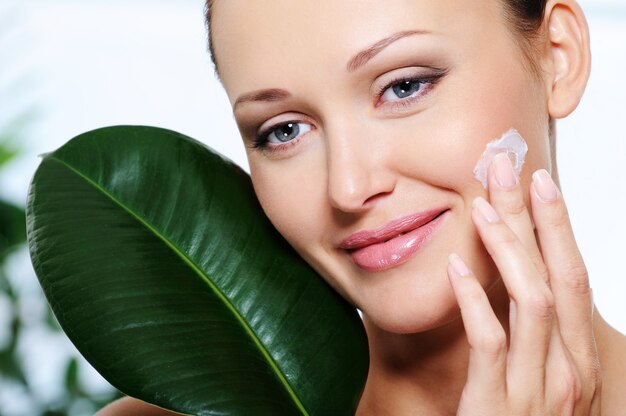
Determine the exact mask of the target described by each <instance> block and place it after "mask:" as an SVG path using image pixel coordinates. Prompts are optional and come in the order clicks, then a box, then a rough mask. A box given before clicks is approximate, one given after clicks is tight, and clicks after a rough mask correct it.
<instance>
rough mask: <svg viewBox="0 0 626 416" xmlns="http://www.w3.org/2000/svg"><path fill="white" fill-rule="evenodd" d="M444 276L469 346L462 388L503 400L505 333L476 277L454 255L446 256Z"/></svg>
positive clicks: (478, 394)
mask: <svg viewBox="0 0 626 416" xmlns="http://www.w3.org/2000/svg"><path fill="white" fill-rule="evenodd" d="M448 276H449V278H450V283H451V284H452V289H453V291H454V295H455V296H456V299H457V302H458V303H459V307H460V308H461V317H462V319H463V326H464V328H465V332H466V334H467V340H468V342H469V345H470V358H469V369H468V375H467V383H466V386H465V389H466V391H467V392H469V393H470V394H472V395H475V396H479V397H476V398H477V399H478V398H480V397H483V396H484V398H485V399H489V400H493V399H494V398H496V399H497V398H502V399H504V398H505V397H506V354H507V340H506V333H505V331H504V328H502V325H501V324H500V322H499V321H498V318H497V317H496V315H495V313H494V312H493V309H492V308H491V304H490V303H489V299H488V298H487V295H486V293H485V291H484V290H483V288H482V286H481V285H480V283H479V282H478V280H477V279H476V277H475V276H474V275H473V274H472V272H471V271H470V270H469V268H468V267H467V265H465V263H464V262H463V260H462V259H461V258H460V257H459V256H458V255H457V254H455V253H452V254H451V255H450V256H449V264H448Z"/></svg>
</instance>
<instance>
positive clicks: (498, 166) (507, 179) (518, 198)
mask: <svg viewBox="0 0 626 416" xmlns="http://www.w3.org/2000/svg"><path fill="white" fill-rule="evenodd" d="M488 177H489V182H488V183H489V200H490V202H491V205H493V207H494V208H495V210H496V211H497V212H498V213H499V214H500V217H501V218H502V220H503V221H504V222H505V223H506V225H508V226H509V228H510V229H511V230H513V232H514V233H515V235H516V236H517V238H519V240H520V241H521V242H522V245H523V246H524V247H525V248H526V251H527V253H528V256H529V257H530V258H531V260H532V261H533V263H534V264H535V267H536V268H537V270H539V272H540V273H541V275H542V276H545V277H546V278H547V273H546V266H545V264H544V262H543V258H542V256H541V251H540V250H539V247H538V245H537V239H536V237H535V231H534V225H533V223H532V220H531V216H530V213H529V212H528V209H527V205H526V201H525V199H524V192H523V189H522V187H521V186H520V183H519V180H518V179H517V176H516V175H515V172H514V171H513V166H512V164H511V159H509V157H508V155H507V154H506V153H498V154H497V155H495V156H494V158H493V162H492V163H491V165H490V166H489V171H488Z"/></svg>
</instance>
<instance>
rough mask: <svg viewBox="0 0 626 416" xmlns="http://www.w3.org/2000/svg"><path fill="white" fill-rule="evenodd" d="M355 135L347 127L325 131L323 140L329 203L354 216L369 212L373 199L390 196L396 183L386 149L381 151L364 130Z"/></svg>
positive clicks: (373, 202)
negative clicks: (334, 130) (326, 164)
mask: <svg viewBox="0 0 626 416" xmlns="http://www.w3.org/2000/svg"><path fill="white" fill-rule="evenodd" d="M350 130H351V131H352V133H351V134H350V133H347V131H350ZM356 131H359V130H356ZM354 132H355V130H354V129H349V128H348V129H346V130H342V131H341V132H338V131H336V132H327V137H326V143H327V158H328V197H329V200H330V204H331V205H332V206H333V207H334V208H336V209H338V210H340V211H344V212H353V213H355V212H361V211H365V210H368V209H370V208H371V207H372V206H373V205H374V204H375V201H376V200H378V199H381V198H384V197H385V196H388V195H389V194H391V193H392V192H393V190H394V188H395V184H396V177H395V175H394V174H393V172H392V170H391V169H390V166H388V162H387V159H388V157H387V153H388V150H389V149H381V148H380V146H377V144H379V143H375V142H373V141H372V138H371V137H368V135H367V133H366V132H364V131H363V130H360V134H354ZM370 134H371V133H370Z"/></svg>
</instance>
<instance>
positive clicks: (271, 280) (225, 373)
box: [27, 126, 368, 416]
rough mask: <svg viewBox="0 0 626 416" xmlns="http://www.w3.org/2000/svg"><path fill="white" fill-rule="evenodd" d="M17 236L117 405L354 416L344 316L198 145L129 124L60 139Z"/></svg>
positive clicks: (356, 354)
mask: <svg viewBox="0 0 626 416" xmlns="http://www.w3.org/2000/svg"><path fill="white" fill-rule="evenodd" d="M27 230H28V243H29V247H30V252H31V258H32V262H33V265H34V267H35V270H36V272H37V276H38V278H39V280H40V283H41V285H42V287H43V289H44V291H45V293H46V296H47V298H48V301H49V303H50V306H51V307H52V309H53V310H54V312H55V314H56V316H57V318H58V320H59V322H60V324H61V326H62V327H63V329H64V330H65V332H66V333H67V335H68V336H69V338H70V339H71V340H72V342H73V343H74V344H75V345H76V346H77V347H78V349H79V350H80V351H81V353H82V354H83V355H84V356H85V357H86V358H87V360H88V361H89V362H90V363H91V364H92V365H93V366H94V367H95V368H96V369H97V370H98V371H99V372H100V373H101V374H102V375H103V376H104V377H105V378H106V379H107V380H108V381H109V382H111V383H112V384H113V385H114V386H115V387H117V388H118V389H120V390H121V391H122V392H124V393H126V394H129V395H131V396H134V397H137V398H140V399H143V400H145V401H148V402H150V403H154V404H157V405H159V406H162V407H165V408H168V409H172V410H176V411H179V412H183V413H191V414H199V415H300V414H309V415H333V416H334V415H347V414H353V412H354V409H355V406H356V404H357V402H358V399H359V397H360V394H361V391H362V388H363V383H364V380H365V377H366V374H367V366H368V352H367V342H366V338H365V333H364V331H363V326H362V323H361V320H360V318H359V316H358V314H357V312H356V310H355V309H354V308H352V307H351V306H350V305H348V304H347V303H346V302H345V301H344V300H343V299H342V298H341V297H340V296H338V295H337V294H336V293H335V292H334V291H333V290H332V289H331V288H330V287H329V286H328V285H327V284H326V283H325V282H324V281H323V280H322V279H321V278H320V277H319V276H318V275H317V274H316V273H315V272H314V271H313V270H312V269H311V268H310V267H309V266H308V265H307V264H306V263H305V262H304V261H303V260H301V258H300V257H298V255H297V254H296V253H295V252H294V251H293V249H292V248H291V247H290V246H289V244H287V243H286V241H285V240H283V239H282V237H281V236H280V234H278V232H277V231H276V230H275V229H274V228H273V226H272V224H271V223H270V222H269V220H268V219H267V218H266V217H265V215H264V213H263V211H262V209H261V207H260V206H259V204H258V202H257V200H256V198H255V195H254V192H253V188H252V185H251V182H250V178H249V177H248V175H247V174H246V173H245V172H243V171H242V170H241V169H240V168H239V167H237V166H236V165H235V164H233V163H232V162H230V161H228V160H227V159H225V158H223V157H222V156H220V155H218V154H216V153H214V152H213V151H212V150H210V149H208V148H207V147H205V146H204V145H202V144H200V143H199V142H196V141H194V140H192V139H190V138H188V137H185V136H183V135H180V134H178V133H175V132H172V131H168V130H163V129H157V128H153V127H130V126H119V127H109V128H104V129H99V130H95V131H92V132H88V133H85V134H83V135H81V136H78V137H76V138H74V139H73V140H71V141H70V142H68V143H67V144H66V145H65V146H63V147H62V148H60V149H59V150H57V151H55V152H53V153H49V154H46V155H45V156H44V157H43V161H42V163H41V165H40V166H39V168H38V170H37V172H36V174H35V176H34V178H33V181H32V183H31V188H30V191H29V196H28V204H27Z"/></svg>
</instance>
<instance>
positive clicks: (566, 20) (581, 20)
mask: <svg viewBox="0 0 626 416" xmlns="http://www.w3.org/2000/svg"><path fill="white" fill-rule="evenodd" d="M544 24H545V25H547V27H546V29H547V41H548V45H547V47H548V49H547V51H546V52H547V56H546V57H545V58H547V63H548V66H547V67H546V68H545V69H546V71H545V75H546V78H545V81H546V88H547V93H548V96H547V97H548V111H549V113H550V116H552V117H553V118H563V117H566V116H568V115H569V114H570V113H571V112H572V111H574V109H576V107H577V106H578V103H579V102H580V99H581V98H582V95H583V92H584V91H585V87H586V86H587V81H588V80H589V73H590V71H591V51H590V48H589V26H588V25H587V20H586V19H585V14H584V13H583V11H582V9H581V8H580V6H579V5H578V3H577V2H576V1H574V0H550V1H548V4H547V5H546V11H545V19H544Z"/></svg>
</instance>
